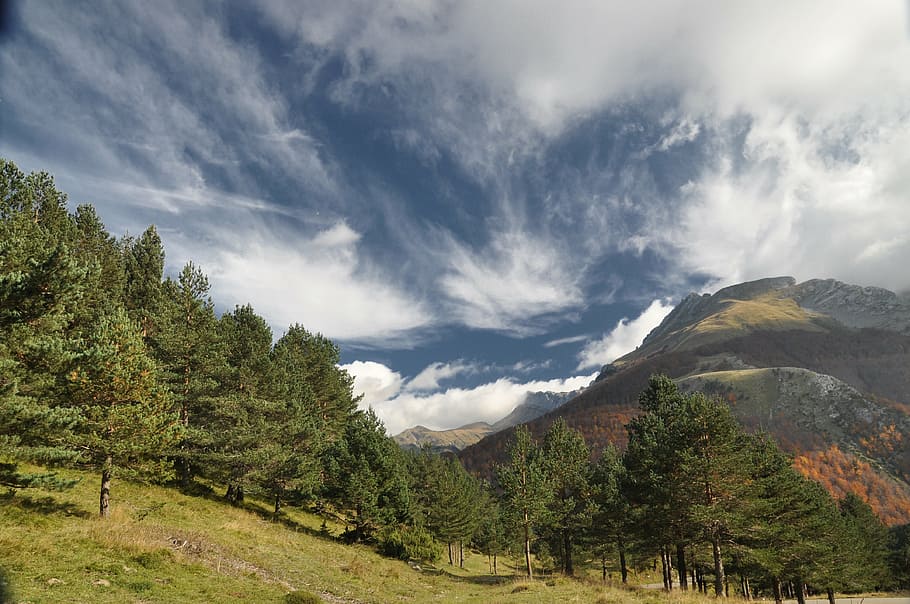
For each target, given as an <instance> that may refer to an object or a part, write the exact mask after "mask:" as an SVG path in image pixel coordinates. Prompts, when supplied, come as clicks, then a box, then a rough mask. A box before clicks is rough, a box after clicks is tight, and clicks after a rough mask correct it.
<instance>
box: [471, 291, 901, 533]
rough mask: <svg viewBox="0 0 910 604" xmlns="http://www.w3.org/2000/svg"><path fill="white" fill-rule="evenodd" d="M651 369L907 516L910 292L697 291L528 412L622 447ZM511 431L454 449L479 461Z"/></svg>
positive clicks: (817, 469)
mask: <svg viewBox="0 0 910 604" xmlns="http://www.w3.org/2000/svg"><path fill="white" fill-rule="evenodd" d="M652 373H664V374H667V375H669V376H670V377H672V378H674V379H675V380H677V382H678V383H679V384H680V386H681V387H683V388H689V389H698V390H703V391H706V392H709V393H712V394H717V395H720V396H723V397H724V398H725V399H726V400H727V401H728V402H729V404H730V406H731V408H732V409H733V411H734V413H735V414H736V415H737V417H738V418H739V419H740V421H741V422H742V423H743V424H744V425H746V426H747V427H748V428H750V429H753V430H758V429H761V430H765V431H768V432H769V433H770V434H771V435H772V436H774V438H775V439H776V440H777V441H778V442H779V444H780V445H781V446H782V447H783V448H784V449H785V450H786V451H788V452H789V453H791V454H792V455H793V456H794V463H795V464H796V465H797V467H798V468H800V469H801V470H802V471H803V472H805V473H806V474H807V475H809V476H812V477H813V478H816V479H818V480H820V481H821V482H823V483H824V484H825V485H826V486H827V487H828V488H829V489H830V490H831V491H832V492H834V493H835V494H836V495H842V494H843V493H844V492H846V491H848V490H849V491H852V492H855V493H857V494H858V495H860V496H861V497H863V498H864V499H865V500H867V501H868V502H869V503H870V504H871V505H872V507H873V508H874V509H876V511H878V512H879V514H880V515H882V517H884V518H885V519H886V520H888V522H890V523H897V522H910V484H908V480H910V300H908V298H907V297H906V296H898V295H896V294H894V293H893V292H890V291H888V290H884V289H880V288H872V287H859V286H856V285H849V284H846V283H842V282H840V281H835V280H832V279H827V280H818V279H815V280H811V281H806V282H804V283H797V282H796V281H795V280H794V279H793V278H791V277H774V278H769V279H761V280H758V281H752V282H748V283H742V284H739V285H734V286H731V287H727V288H724V289H721V290H719V291H718V292H716V293H715V294H713V295H707V294H704V295H699V294H690V295H689V296H687V297H686V298H684V299H683V300H682V301H681V302H680V303H679V305H677V306H676V308H675V309H674V310H673V311H672V312H671V313H670V314H669V315H667V317H666V318H665V319H664V320H663V322H662V323H661V324H660V325H659V326H658V327H657V328H656V329H654V330H653V331H652V332H651V333H650V334H649V335H648V336H647V337H646V338H645V340H644V342H643V343H642V345H641V346H640V347H639V348H638V349H636V350H635V351H633V352H631V353H629V354H627V355H625V356H624V357H622V358H620V359H617V360H616V361H614V362H613V363H611V364H610V365H607V366H605V367H604V368H603V370H602V371H601V373H600V375H599V376H598V378H597V380H595V383H594V384H592V385H591V386H590V387H588V388H587V389H586V390H585V391H584V392H582V393H581V394H580V395H579V396H577V397H575V398H574V399H573V400H571V401H569V402H568V403H567V404H565V405H564V406H562V407H560V408H558V409H557V410H555V411H553V412H551V413H549V414H548V415H545V416H543V417H540V418H538V419H536V420H533V421H531V422H530V423H528V426H529V428H530V429H531V431H532V432H533V433H534V434H535V435H537V436H538V437H539V436H542V434H543V432H544V431H545V430H546V428H547V426H548V425H549V423H550V422H551V421H552V419H553V418H554V417H557V416H559V417H564V418H565V419H566V421H567V423H569V424H570V425H571V426H573V427H575V428H577V429H579V430H580V431H581V432H582V433H583V434H584V435H585V437H586V439H587V440H588V442H589V443H591V444H592V445H593V446H595V447H599V446H602V445H604V444H606V443H607V442H614V443H616V444H617V445H619V446H620V447H622V446H624V445H625V442H626V433H625V429H624V426H625V424H626V422H628V420H629V419H631V418H632V417H634V416H635V415H636V414H637V413H638V402H637V399H638V394H639V393H640V392H641V391H642V390H643V389H644V388H645V386H646V385H647V380H648V377H649V376H650V375H651V374H652ZM510 438H511V430H504V431H502V432H499V433H496V434H491V435H488V436H487V437H486V438H484V439H483V440H481V441H480V442H478V443H477V444H475V445H473V446H470V447H468V448H466V449H465V450H464V451H462V452H461V453H460V457H461V458H462V460H463V461H464V463H465V464H466V465H467V466H468V467H469V468H471V469H474V470H476V471H480V472H485V471H487V470H488V468H489V467H490V464H491V463H492V462H493V461H499V460H501V459H503V455H504V451H505V446H506V444H507V442H508V441H509V439H510Z"/></svg>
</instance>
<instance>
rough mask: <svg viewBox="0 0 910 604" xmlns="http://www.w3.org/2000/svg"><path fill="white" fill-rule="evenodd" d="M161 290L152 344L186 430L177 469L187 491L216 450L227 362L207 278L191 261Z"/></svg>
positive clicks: (176, 460)
mask: <svg viewBox="0 0 910 604" xmlns="http://www.w3.org/2000/svg"><path fill="white" fill-rule="evenodd" d="M163 291H164V296H163V298H162V301H161V302H162V304H161V313H160V316H161V324H160V326H159V328H158V330H157V333H156V334H155V337H154V339H153V345H154V349H155V353H156V356H157V359H158V360H159V362H160V366H161V368H162V377H163V380H164V382H165V383H166V384H167V386H168V388H169V390H170V392H171V397H172V399H173V400H174V403H175V406H176V408H177V410H178V412H179V414H180V421H181V422H182V423H183V425H184V428H185V431H184V440H183V442H182V443H181V446H180V448H179V451H178V453H177V456H176V458H175V465H176V469H177V472H178V478H179V480H180V483H181V484H182V485H184V486H187V485H188V484H189V481H190V479H191V477H192V475H193V473H194V471H195V470H194V466H193V463H194V462H196V463H198V462H199V461H200V459H201V458H200V456H201V455H203V454H204V452H205V451H206V450H207V449H208V448H209V447H211V445H212V441H213V438H214V435H213V434H212V431H211V429H210V428H211V427H212V421H213V415H214V409H215V408H216V407H217V400H216V397H217V394H218V387H219V381H220V379H221V378H222V377H223V375H224V373H225V371H226V363H225V358H224V351H223V349H222V343H221V339H220V337H219V335H220V334H219V331H218V329H217V319H216V318H215V311H214V304H213V303H212V299H211V298H210V297H209V281H208V278H207V277H206V276H205V274H204V273H203V272H202V271H201V270H200V269H199V268H197V267H196V266H195V265H194V264H193V263H192V262H189V263H187V264H186V266H184V268H183V270H182V271H181V272H180V275H179V277H178V278H177V280H176V281H173V280H171V279H168V280H167V281H166V282H165V283H164V286H163Z"/></svg>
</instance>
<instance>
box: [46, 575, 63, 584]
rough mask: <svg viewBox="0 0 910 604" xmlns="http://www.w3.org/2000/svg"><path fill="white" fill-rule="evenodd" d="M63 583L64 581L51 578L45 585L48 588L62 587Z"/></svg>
mask: <svg viewBox="0 0 910 604" xmlns="http://www.w3.org/2000/svg"><path fill="white" fill-rule="evenodd" d="M64 583H66V581H64V580H62V579H58V578H57V577H51V578H50V579H48V580H47V584H48V585H50V586H54V585H63V584H64Z"/></svg>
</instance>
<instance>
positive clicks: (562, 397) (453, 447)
mask: <svg viewBox="0 0 910 604" xmlns="http://www.w3.org/2000/svg"><path fill="white" fill-rule="evenodd" d="M580 392H581V391H580V390H576V391H574V392H529V393H528V394H527V395H526V396H525V399H524V400H523V401H522V402H521V403H520V404H518V405H516V406H515V408H514V409H512V412H511V413H509V414H508V415H507V416H505V417H504V418H502V419H500V420H499V421H497V422H496V423H494V424H488V423H486V422H475V423H473V424H466V425H464V426H459V427H458V428H452V429H451V430H431V429H429V428H425V427H424V426H415V427H413V428H408V429H407V430H404V431H402V432H400V433H398V434H396V435H395V436H393V437H392V438H394V439H395V442H397V443H398V445H399V446H400V447H403V448H405V449H418V448H420V447H421V446H422V445H425V444H428V445H430V447H431V448H432V449H433V450H434V451H440V452H441V451H451V452H455V451H460V450H461V449H464V448H465V447H467V446H470V445H472V444H474V443H476V442H477V441H479V440H480V439H482V438H483V437H485V436H487V435H488V434H494V433H496V432H499V431H501V430H505V429H506V428H511V427H512V426H517V425H518V424H523V423H525V422H529V421H531V420H533V419H536V418H538V417H540V416H541V415H544V414H545V413H549V412H550V411H553V410H554V409H556V408H557V407H559V406H560V405H562V404H564V403H565V402H566V401H568V400H569V399H571V398H573V397H574V396H576V395H577V394H579V393H580Z"/></svg>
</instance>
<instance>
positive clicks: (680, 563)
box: [676, 543, 689, 591]
mask: <svg viewBox="0 0 910 604" xmlns="http://www.w3.org/2000/svg"><path fill="white" fill-rule="evenodd" d="M676 572H677V573H678V574H679V588H680V589H681V590H683V591H688V589H689V585H688V579H687V577H686V546H684V545H683V544H682V543H677V544H676Z"/></svg>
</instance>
